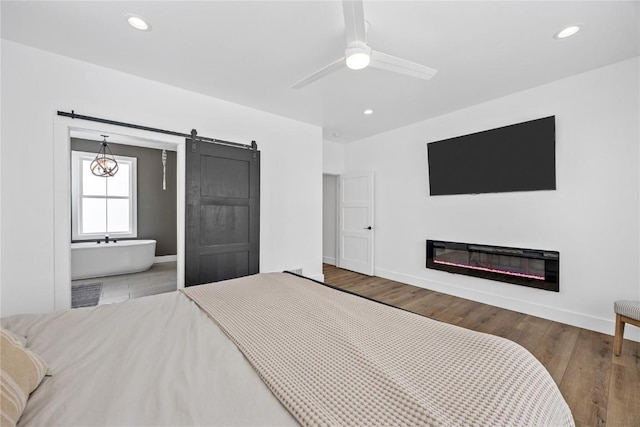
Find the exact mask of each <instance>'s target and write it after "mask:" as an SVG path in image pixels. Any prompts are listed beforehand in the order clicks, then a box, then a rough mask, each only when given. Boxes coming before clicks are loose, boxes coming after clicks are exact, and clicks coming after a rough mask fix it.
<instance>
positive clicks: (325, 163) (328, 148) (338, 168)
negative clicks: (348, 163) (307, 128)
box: [322, 141, 344, 175]
mask: <svg viewBox="0 0 640 427" xmlns="http://www.w3.org/2000/svg"><path fill="white" fill-rule="evenodd" d="M322 171H323V172H324V173H328V174H333V175H340V174H341V173H342V172H343V171H344V145H343V144H340V143H337V142H332V141H323V142H322Z"/></svg>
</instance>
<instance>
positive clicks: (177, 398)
mask: <svg viewBox="0 0 640 427" xmlns="http://www.w3.org/2000/svg"><path fill="white" fill-rule="evenodd" d="M2 326H3V327H6V328H7V329H9V330H11V331H13V332H15V333H17V334H19V335H22V336H24V337H26V338H27V345H28V346H29V347H30V348H31V349H33V350H34V351H35V352H37V353H38V354H40V355H41V356H42V357H43V358H44V360H45V361H46V362H47V363H48V365H49V374H51V376H50V377H45V379H44V381H43V382H42V384H41V385H40V386H39V387H38V388H37V389H36V391H35V392H34V393H32V395H31V397H30V398H29V401H28V403H27V407H26V410H25V412H24V414H23V416H22V418H21V419H20V421H19V423H18V425H19V426H91V425H102V426H165V425H166V426H182V425H202V426H232V425H262V426H268V425H271V426H288V425H298V423H296V421H295V419H293V418H292V417H291V415H290V414H289V412H288V411H287V410H286V409H285V408H284V407H283V406H282V405H281V404H280V402H278V400H277V399H276V398H275V397H274V396H273V394H272V393H271V392H270V391H269V389H268V388H267V387H266V386H265V384H264V383H263V382H262V381H261V380H260V378H259V377H258V376H257V375H256V373H255V371H254V370H253V368H252V367H251V365H250V364H249V363H248V362H247V360H246V359H245V358H244V357H243V356H242V354H241V353H240V352H239V351H238V349H237V347H236V346H235V345H234V344H233V343H232V342H231V341H229V339H228V338H227V337H226V336H225V335H224V334H223V333H222V332H221V331H220V329H219V328H218V326H216V325H215V324H214V323H213V322H212V321H211V319H209V317H208V316H207V315H206V314H205V313H203V312H202V310H200V309H199V308H198V307H197V306H196V305H195V304H194V303H193V302H192V301H191V300H189V299H188V298H187V297H185V296H184V295H183V294H182V293H180V292H173V293H170V294H162V295H156V296H152V297H146V298H140V299H136V300H131V301H127V302H123V303H118V304H112V305H105V306H99V307H93V308H80V309H73V310H67V311H62V312H56V313H50V314H45V315H18V316H12V317H8V318H5V319H2Z"/></svg>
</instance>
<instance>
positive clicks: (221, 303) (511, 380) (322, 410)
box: [184, 273, 573, 426]
mask: <svg viewBox="0 0 640 427" xmlns="http://www.w3.org/2000/svg"><path fill="white" fill-rule="evenodd" d="M184 293H185V294H186V295H187V296H188V297H189V298H191V299H192V300H193V301H195V302H196V304H198V305H199V306H200V307H201V308H202V309H203V310H204V311H205V312H206V313H208V314H209V316H210V317H211V318H212V319H213V320H214V321H215V322H216V323H217V324H218V325H219V326H220V328H221V329H222V330H223V331H224V332H225V333H226V334H227V336H229V338H230V339H231V340H232V341H234V342H235V343H236V345H237V346H238V348H239V349H240V350H241V351H242V353H244V355H245V357H246V358H247V359H248V360H249V362H250V363H251V364H252V365H253V367H254V369H255V370H256V371H257V372H258V374H259V375H260V377H261V378H262V379H263V380H264V382H265V383H266V384H267V386H268V387H269V388H270V389H271V390H272V392H273V393H274V394H275V396H276V397H277V398H278V399H279V400H280V401H281V402H282V404H283V405H284V406H285V407H286V408H287V409H288V410H289V411H290V412H291V414H292V415H293V416H294V417H295V418H296V419H297V420H298V421H299V422H300V423H301V424H302V425H339V426H346V425H364V426H373V425H385V426H390V425H412V426H415V425H427V426H442V425H451V426H461V425H465V426H468V425H482V426H499V425H509V426H515V425H518V426H544V425H549V426H551V425H552V426H570V425H573V418H572V416H571V412H570V410H569V408H568V406H567V404H566V402H565V401H564V399H563V398H562V395H561V394H560V392H559V390H558V388H557V387H556V385H555V383H554V382H553V380H552V378H551V377H550V376H549V374H548V372H547V371H546V370H545V368H544V367H543V366H542V365H541V364H540V363H539V362H538V361H537V360H536V359H535V358H534V357H533V356H532V355H531V354H530V353H529V352H528V351H527V350H525V349H524V348H522V347H521V346H519V345H518V344H515V343H513V342H511V341H509V340H506V339H503V338H499V337H496V336H492V335H487V334H482V333H478V332H474V331H469V330H467V329H464V328H460V327H457V326H453V325H448V324H445V323H441V322H438V321H435V320H432V319H429V318H425V317H422V316H419V315H416V314H413V313H409V312H406V311H403V310H399V309H396V308H393V307H389V306H385V305H383V304H379V303H376V302H373V301H369V300H366V299H364V298H360V297H357V296H354V295H350V294H347V293H344V292H340V291H337V290H335V289H331V288H329V287H326V286H323V285H321V284H318V283H315V282H313V281H310V280H306V279H303V278H299V277H296V276H293V275H290V274H285V273H268V274H259V275H255V276H249V277H244V278H241V279H235V280H229V281H225V282H220V283H215V284H210V285H202V286H194V287H190V288H187V289H185V290H184ZM249 404H250V402H249Z"/></svg>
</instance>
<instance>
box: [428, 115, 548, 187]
mask: <svg viewBox="0 0 640 427" xmlns="http://www.w3.org/2000/svg"><path fill="white" fill-rule="evenodd" d="M555 130H556V125H555V116H551V117H545V118H542V119H537V120H531V121H529V122H524V123H518V124H515V125H510V126H505V127H501V128H497V129H491V130H487V131H483V132H478V133H474V134H470V135H464V136H458V137H455V138H450V139H445V140H442V141H437V142H430V143H427V157H428V163H429V190H430V194H431V195H432V196H438V195H447V194H477V193H503V192H511V191H537V190H555V189H556V132H555Z"/></svg>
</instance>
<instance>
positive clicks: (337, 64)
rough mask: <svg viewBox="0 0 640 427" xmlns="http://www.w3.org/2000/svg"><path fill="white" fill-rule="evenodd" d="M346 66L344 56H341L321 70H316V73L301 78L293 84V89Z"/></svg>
mask: <svg viewBox="0 0 640 427" xmlns="http://www.w3.org/2000/svg"><path fill="white" fill-rule="evenodd" d="M342 67H344V58H340V59H338V60H337V61H334V62H332V63H331V64H329V65H327V66H326V67H324V68H321V69H320V70H318V71H316V72H315V73H313V74H311V75H309V76H307V77H305V78H304V79H302V80H300V81H299V82H298V83H296V84H294V85H293V86H292V88H293V89H300V88H302V87H305V86H307V85H309V84H311V83H313V82H315V81H316V80H318V79H321V78H322V77H324V76H326V75H327V74H331V73H333V72H334V71H337V70H339V69H340V68H342Z"/></svg>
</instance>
